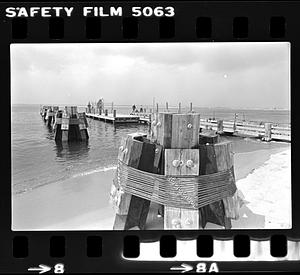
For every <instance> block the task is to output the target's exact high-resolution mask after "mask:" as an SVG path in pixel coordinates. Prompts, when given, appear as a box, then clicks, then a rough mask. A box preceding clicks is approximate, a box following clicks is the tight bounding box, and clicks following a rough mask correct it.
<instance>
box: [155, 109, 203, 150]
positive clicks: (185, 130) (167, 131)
mask: <svg viewBox="0 0 300 275" xmlns="http://www.w3.org/2000/svg"><path fill="white" fill-rule="evenodd" d="M151 128H152V136H151V138H152V140H153V141H156V142H157V143H158V144H161V145H163V146H164V148H166V149H169V148H173V149H188V148H196V147H197V146H198V142H199V128H200V115H199V114H191V113H190V114H174V113H170V112H168V113H155V114H154V120H153V121H152V127H151Z"/></svg>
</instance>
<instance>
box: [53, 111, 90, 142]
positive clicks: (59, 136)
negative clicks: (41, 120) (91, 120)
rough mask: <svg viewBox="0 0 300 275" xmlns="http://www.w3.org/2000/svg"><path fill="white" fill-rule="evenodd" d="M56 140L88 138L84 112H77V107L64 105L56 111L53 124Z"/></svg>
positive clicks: (65, 140) (81, 139)
mask: <svg viewBox="0 0 300 275" xmlns="http://www.w3.org/2000/svg"><path fill="white" fill-rule="evenodd" d="M53 127H54V135H55V141H56V142H61V141H62V142H67V141H83V140H87V139H88V138H89V136H88V132H87V127H88V124H87V120H86V115H85V113H78V112H77V107H76V106H72V107H65V110H64V111H63V112H62V111H58V112H57V113H56V118H55V124H54V126H53Z"/></svg>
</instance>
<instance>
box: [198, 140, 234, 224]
mask: <svg viewBox="0 0 300 275" xmlns="http://www.w3.org/2000/svg"><path fill="white" fill-rule="evenodd" d="M211 141H212V143H211V144H205V145H204V144H202V145H200V175H205V174H212V173H216V172H219V171H224V170H227V169H230V168H232V166H233V152H232V143H231V142H219V143H213V139H212V140H211ZM232 172H233V171H232ZM236 198H237V197H236V196H234V197H228V198H225V199H223V200H221V201H218V202H215V203H212V204H209V205H207V206H205V207H202V208H200V209H199V212H200V224H201V225H202V227H203V228H204V227H205V225H206V223H207V222H212V223H216V224H219V225H222V226H225V228H226V229H229V228H231V221H230V218H236V215H238V209H237V204H236V202H237V200H236Z"/></svg>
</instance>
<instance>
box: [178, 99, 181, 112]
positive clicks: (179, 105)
mask: <svg viewBox="0 0 300 275" xmlns="http://www.w3.org/2000/svg"><path fill="white" fill-rule="evenodd" d="M178 114H181V102H179V104H178Z"/></svg>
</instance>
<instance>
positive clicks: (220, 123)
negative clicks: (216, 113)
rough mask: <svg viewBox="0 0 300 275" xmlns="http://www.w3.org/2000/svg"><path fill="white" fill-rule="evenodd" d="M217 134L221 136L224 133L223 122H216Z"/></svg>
mask: <svg viewBox="0 0 300 275" xmlns="http://www.w3.org/2000/svg"><path fill="white" fill-rule="evenodd" d="M217 132H218V133H219V134H222V133H223V132H224V126H223V120H221V119H220V120H218V126H217Z"/></svg>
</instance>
